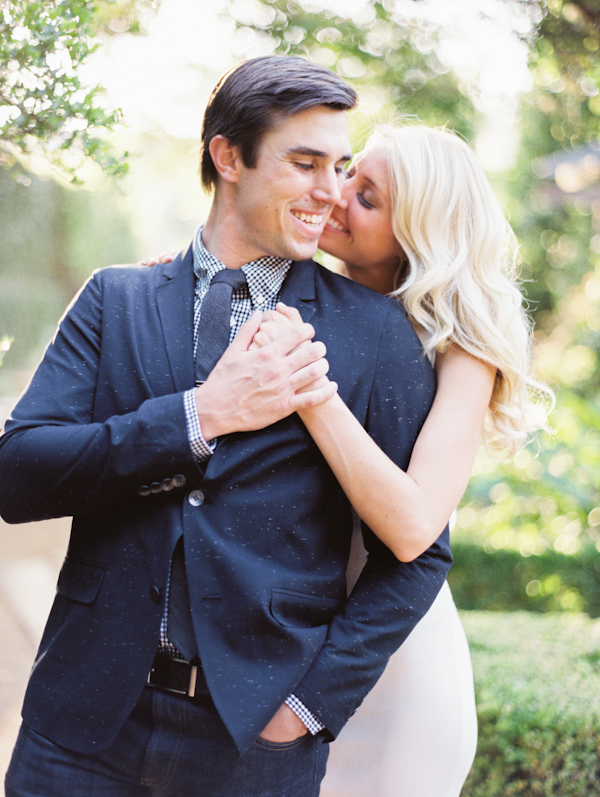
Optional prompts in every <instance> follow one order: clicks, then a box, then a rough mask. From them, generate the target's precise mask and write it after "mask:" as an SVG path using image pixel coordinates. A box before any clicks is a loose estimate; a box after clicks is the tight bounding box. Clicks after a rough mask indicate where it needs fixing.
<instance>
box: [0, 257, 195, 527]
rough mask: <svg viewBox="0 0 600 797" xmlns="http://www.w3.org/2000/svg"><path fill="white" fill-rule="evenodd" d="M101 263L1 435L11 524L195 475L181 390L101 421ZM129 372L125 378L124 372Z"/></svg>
mask: <svg viewBox="0 0 600 797" xmlns="http://www.w3.org/2000/svg"><path fill="white" fill-rule="evenodd" d="M102 294H103V278H102V272H98V273H97V274H95V275H94V276H93V277H92V278H91V279H90V280H89V281H88V283H87V284H86V285H84V287H83V288H82V290H81V291H80V293H79V294H78V295H77V296H76V297H75V299H74V300H73V302H72V304H71V306H70V307H69V308H68V309H67V311H66V313H65V315H64V316H63V318H62V319H61V321H60V323H59V326H58V329H57V332H56V334H55V336H54V338H53V339H52V341H51V342H50V344H49V346H48V348H47V350H46V352H45V354H44V357H43V360H42V362H41V363H40V365H39V367H38V369H37V371H36V373H35V374H34V376H33V379H32V381H31V383H30V385H29V387H28V388H27V389H26V391H25V393H24V394H23V396H22V397H21V399H20V401H19V402H18V403H17V405H16V407H15V409H14V411H13V413H12V415H11V417H9V419H8V420H7V422H6V425H5V430H4V434H3V435H2V436H1V437H0V485H2V487H1V489H0V514H1V515H2V517H4V518H5V520H6V521H8V522H9V523H22V522H26V521H32V520H42V519H45V518H50V517H60V516H65V515H75V514H87V513H89V512H95V511H98V510H102V509H106V508H108V507H109V506H111V505H113V504H115V503H117V502H120V501H123V500H140V499H139V496H138V489H139V487H140V485H142V484H149V483H151V482H161V481H162V480H163V479H165V478H167V477H172V476H173V475H175V474H183V475H186V478H187V477H189V476H190V475H196V476H197V474H198V469H197V466H196V464H195V462H194V459H193V456H192V452H191V449H190V444H189V441H188V437H187V431H186V421H185V412H184V403H183V394H179V393H174V394H172V395H164V396H159V397H155V398H149V399H147V400H146V401H143V402H142V403H141V404H140V406H139V407H138V408H137V409H135V411H133V412H125V413H123V414H115V415H112V416H111V417H108V418H106V420H103V421H102V422H95V421H94V420H93V419H94V417H97V413H96V412H95V403H96V395H97V387H98V379H99V368H100V359H101V357H100V355H101V349H102V314H103V302H102V299H103V295H102ZM127 378H128V377H127V375H124V379H127Z"/></svg>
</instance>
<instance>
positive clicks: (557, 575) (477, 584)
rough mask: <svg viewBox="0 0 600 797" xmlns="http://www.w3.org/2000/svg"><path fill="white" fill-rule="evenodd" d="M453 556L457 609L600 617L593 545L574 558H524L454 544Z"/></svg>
mask: <svg viewBox="0 0 600 797" xmlns="http://www.w3.org/2000/svg"><path fill="white" fill-rule="evenodd" d="M452 552H453V555H454V564H453V565H452V569H451V570H450V575H449V576H448V582H449V584H450V586H451V588H452V593H453V595H454V600H455V602H456V605H457V606H458V607H459V608H460V609H478V610H485V611H500V612H514V611H521V610H525V611H531V612H587V613H588V614H589V615H590V616H591V617H600V554H599V553H598V549H597V548H596V547H595V546H591V545H590V546H586V547H585V548H583V549H582V550H580V551H579V552H578V553H576V554H573V555H568V554H564V553H559V552H558V551H556V550H554V549H552V548H549V549H547V550H546V551H544V552H543V553H540V554H531V555H529V556H523V555H522V554H521V553H520V552H519V551H515V550H511V549H509V548H500V549H498V550H494V549H492V550H489V551H488V550H486V549H485V548H482V547H479V546H478V545H473V544H471V543H461V542H458V543H454V544H453V546H452Z"/></svg>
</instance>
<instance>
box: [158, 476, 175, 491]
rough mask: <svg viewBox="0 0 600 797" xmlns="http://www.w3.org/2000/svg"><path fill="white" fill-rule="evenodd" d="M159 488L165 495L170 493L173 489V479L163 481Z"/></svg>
mask: <svg viewBox="0 0 600 797" xmlns="http://www.w3.org/2000/svg"><path fill="white" fill-rule="evenodd" d="M160 487H161V489H162V490H164V491H165V493H170V492H171V490H172V489H173V488H174V487H175V485H174V484H173V479H163V480H162V481H161V483H160Z"/></svg>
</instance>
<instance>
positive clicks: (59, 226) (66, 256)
mask: <svg viewBox="0 0 600 797" xmlns="http://www.w3.org/2000/svg"><path fill="white" fill-rule="evenodd" d="M28 179H29V180H30V185H29V186H24V185H22V184H20V183H19V182H17V181H15V180H12V179H11V178H10V176H9V175H8V174H7V173H6V172H5V171H2V170H0V219H1V220H2V221H1V222H0V226H1V227H2V239H3V246H2V247H1V248H0V349H1V340H2V339H3V338H4V337H5V336H10V337H11V338H14V342H13V343H12V346H11V347H10V350H9V351H7V352H6V357H5V360H4V365H3V367H2V369H1V372H0V373H1V376H0V382H1V383H2V384H1V387H0V392H2V394H5V395H9V396H11V395H12V396H14V395H17V394H18V393H19V392H20V391H21V390H22V389H23V388H24V387H25V384H26V383H27V381H28V379H29V377H30V375H31V371H32V369H33V367H34V366H35V364H36V361H37V359H38V358H39V356H40V354H41V352H42V350H43V347H44V345H45V344H46V343H47V341H48V339H49V338H50V336H51V335H52V333H53V331H54V328H55V326H56V322H57V320H58V318H59V317H60V315H61V313H62V312H63V311H64V309H65V307H66V305H67V303H68V302H69V301H70V300H71V298H72V297H73V295H74V294H75V292H76V290H77V289H78V288H79V287H80V285H81V283H82V282H83V280H84V279H85V278H86V277H87V276H88V275H89V274H90V273H91V271H92V270H93V269H94V268H98V267H100V266H104V265H109V264H110V263H126V262H134V261H135V259H137V258H135V256H134V246H133V242H132V236H131V232H130V230H129V229H128V225H127V222H126V219H125V218H124V215H123V213H122V210H121V208H120V207H119V199H120V197H119V195H118V193H117V191H116V189H115V188H114V187H112V188H111V187H110V186H109V187H107V190H105V191H102V192H95V193H91V192H81V191H72V190H70V189H67V188H65V187H63V186H61V185H60V184H59V183H57V182H56V181H55V180H42V179H40V178H38V177H36V176H35V175H31V176H30V177H29V178H28Z"/></svg>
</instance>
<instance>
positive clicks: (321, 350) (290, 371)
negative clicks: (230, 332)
mask: <svg viewBox="0 0 600 797" xmlns="http://www.w3.org/2000/svg"><path fill="white" fill-rule="evenodd" d="M261 323H262V314H261V313H254V314H253V315H252V316H251V318H250V319H249V321H247V322H246V323H245V324H244V325H243V326H242V327H241V329H240V331H239V332H238V334H237V335H236V337H235V340H234V341H233V343H232V344H231V345H230V346H229V348H228V349H227V350H226V351H225V353H224V354H223V356H222V357H221V359H220V360H219V362H218V363H217V364H216V366H215V367H214V369H213V371H212V372H211V373H210V375H209V377H208V379H207V380H206V382H205V383H204V384H203V385H201V386H200V387H198V388H197V389H196V408H197V410H198V417H199V419H200V425H201V427H202V434H203V435H204V438H205V439H206V440H212V439H213V438H215V437H219V436H221V435H223V434H228V433H230V432H247V431H253V430H256V429H263V428H265V427H266V426H270V425H271V424H273V423H275V422H277V421H280V420H281V419H282V418H286V417H287V416H288V415H291V414H292V413H293V412H296V411H298V410H302V409H306V408H308V407H314V406H316V405H317V404H321V403H322V402H324V401H327V400H328V399H330V398H331V397H332V396H333V395H334V394H335V392H336V390H337V385H336V384H335V383H334V382H330V381H329V380H324V381H320V380H321V378H322V377H324V376H325V374H326V373H327V371H328V370H329V364H328V362H327V360H326V359H325V353H326V349H325V345H324V344H323V343H320V342H318V341H316V342H313V341H312V338H313V336H314V334H315V331H314V329H313V327H312V326H311V325H310V324H304V323H299V324H289V325H287V328H286V329H284V330H282V332H281V334H280V335H279V336H278V337H276V338H275V339H274V340H273V341H271V342H269V343H266V345H264V346H263V347H261V348H252V349H251V344H252V340H253V338H254V336H255V335H256V333H257V332H258V330H259V327H260V325H261ZM313 383H314V387H313Z"/></svg>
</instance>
